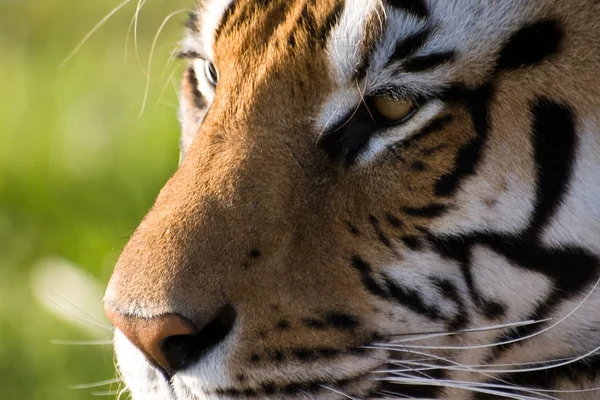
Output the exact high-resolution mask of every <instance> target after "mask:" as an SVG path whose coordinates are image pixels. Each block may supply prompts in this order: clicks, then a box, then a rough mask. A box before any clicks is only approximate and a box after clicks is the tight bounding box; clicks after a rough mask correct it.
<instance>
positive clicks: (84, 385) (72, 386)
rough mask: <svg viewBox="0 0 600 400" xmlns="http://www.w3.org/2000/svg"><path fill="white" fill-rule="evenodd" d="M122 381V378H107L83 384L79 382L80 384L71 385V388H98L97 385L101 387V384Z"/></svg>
mask: <svg viewBox="0 0 600 400" xmlns="http://www.w3.org/2000/svg"><path fill="white" fill-rule="evenodd" d="M121 381H122V379H121V378H113V379H107V380H105V381H99V382H94V383H83V384H79V385H71V386H70V388H71V389H91V388H96V387H100V386H106V385H112V384H114V383H119V382H121Z"/></svg>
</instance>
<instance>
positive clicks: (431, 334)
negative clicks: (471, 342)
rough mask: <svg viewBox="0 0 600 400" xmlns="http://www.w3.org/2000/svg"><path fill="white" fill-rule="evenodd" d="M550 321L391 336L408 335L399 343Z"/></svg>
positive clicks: (529, 321)
mask: <svg viewBox="0 0 600 400" xmlns="http://www.w3.org/2000/svg"><path fill="white" fill-rule="evenodd" d="M549 321H552V318H546V319H541V320H527V321H522V322H510V323H506V324H500V325H491V326H484V327H478V328H468V329H460V330H457V331H447V332H443V331H440V332H424V333H400V334H392V335H389V336H391V337H406V339H404V338H403V339H400V340H396V342H397V343H405V342H412V341H418V340H425V339H434V338H438V337H444V336H452V335H459V334H463V333H479V332H489V331H495V330H501V329H508V328H518V327H522V326H528V325H535V324H542V323H545V322H549ZM386 345H387V344H386Z"/></svg>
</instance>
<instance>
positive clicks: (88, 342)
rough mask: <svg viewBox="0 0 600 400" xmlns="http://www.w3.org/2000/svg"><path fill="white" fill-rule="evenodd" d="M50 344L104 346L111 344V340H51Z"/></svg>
mask: <svg viewBox="0 0 600 400" xmlns="http://www.w3.org/2000/svg"><path fill="white" fill-rule="evenodd" d="M50 343H52V344H58V345H62V346H106V345H109V344H113V341H112V340H51V341H50Z"/></svg>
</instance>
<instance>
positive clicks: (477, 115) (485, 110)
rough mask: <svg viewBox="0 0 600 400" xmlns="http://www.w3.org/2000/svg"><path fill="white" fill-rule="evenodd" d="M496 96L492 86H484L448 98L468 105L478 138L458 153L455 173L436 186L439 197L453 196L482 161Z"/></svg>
mask: <svg viewBox="0 0 600 400" xmlns="http://www.w3.org/2000/svg"><path fill="white" fill-rule="evenodd" d="M493 95H494V88H493V86H492V85H491V84H487V85H484V86H483V87H481V88H479V89H475V90H473V91H469V90H463V89H461V88H455V89H453V90H451V91H450V92H448V94H447V96H448V97H449V98H450V99H452V100H456V101H459V102H463V103H465V104H466V106H467V109H468V111H469V113H470V114H471V119H472V121H473V128H474V130H475V134H476V137H475V138H474V139H473V140H472V141H471V142H470V143H467V144H466V145H465V146H464V147H462V148H461V149H460V150H459V151H458V155H457V157H456V161H455V169H454V171H453V172H451V173H449V174H446V175H442V176H441V177H440V178H439V179H438V181H437V183H436V185H435V194H436V195H437V196H451V195H452V194H453V193H454V192H455V191H456V190H457V189H458V187H459V185H460V181H461V180H462V179H463V178H465V177H467V176H470V175H472V174H473V173H474V172H475V168H476V167H477V165H478V164H479V162H480V159H481V150H482V149H483V146H484V144H485V141H486V139H487V137H488V131H489V106H490V102H491V100H492V97H493Z"/></svg>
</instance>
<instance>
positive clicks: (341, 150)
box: [319, 104, 379, 167]
mask: <svg viewBox="0 0 600 400" xmlns="http://www.w3.org/2000/svg"><path fill="white" fill-rule="evenodd" d="M378 127H379V126H378V124H377V122H376V121H374V120H373V118H372V115H371V114H370V113H369V110H367V108H366V107H365V106H364V104H363V105H360V106H359V108H358V110H351V111H349V112H348V113H347V114H346V115H345V116H344V117H343V118H342V119H341V120H340V122H339V124H338V126H334V127H332V128H331V129H329V130H328V132H325V133H324V134H323V135H322V136H321V137H320V138H319V146H321V147H322V148H323V149H324V150H325V151H326V152H327V154H328V155H329V156H330V157H331V158H332V159H334V160H341V161H342V162H343V163H344V165H345V166H346V167H349V166H351V165H352V164H353V163H354V161H355V160H356V157H357V156H358V154H359V153H360V151H361V150H362V149H363V147H365V146H366V144H367V143H368V142H369V139H370V138H371V136H372V135H373V134H374V133H375V132H376V131H377V128H378Z"/></svg>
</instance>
